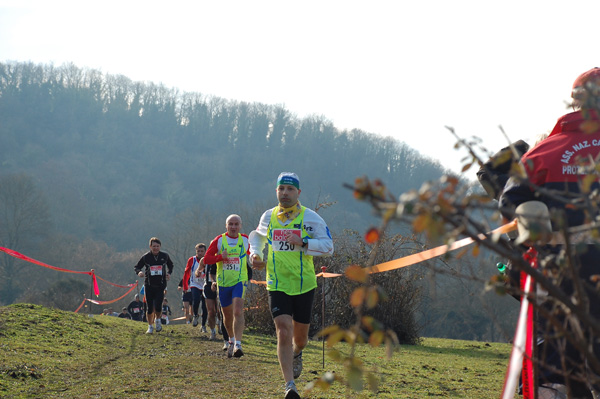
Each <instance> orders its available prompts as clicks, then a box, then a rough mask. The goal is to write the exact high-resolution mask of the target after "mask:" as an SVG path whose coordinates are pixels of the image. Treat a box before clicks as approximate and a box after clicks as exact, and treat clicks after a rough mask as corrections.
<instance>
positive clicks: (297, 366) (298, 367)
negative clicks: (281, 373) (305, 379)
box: [292, 351, 302, 379]
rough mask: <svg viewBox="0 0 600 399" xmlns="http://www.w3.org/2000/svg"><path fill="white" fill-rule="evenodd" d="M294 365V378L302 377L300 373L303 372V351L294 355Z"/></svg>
mask: <svg viewBox="0 0 600 399" xmlns="http://www.w3.org/2000/svg"><path fill="white" fill-rule="evenodd" d="M292 367H293V368H294V379H296V378H298V377H300V374H302V351H300V353H298V354H297V355H294V362H293V363H292Z"/></svg>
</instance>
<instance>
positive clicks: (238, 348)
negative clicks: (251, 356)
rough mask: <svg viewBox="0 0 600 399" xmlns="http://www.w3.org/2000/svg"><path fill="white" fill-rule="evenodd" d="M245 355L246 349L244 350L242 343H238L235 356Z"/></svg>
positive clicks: (234, 352)
mask: <svg viewBox="0 0 600 399" xmlns="http://www.w3.org/2000/svg"><path fill="white" fill-rule="evenodd" d="M242 356H244V351H243V350H242V345H236V346H235V349H234V350H233V357H242Z"/></svg>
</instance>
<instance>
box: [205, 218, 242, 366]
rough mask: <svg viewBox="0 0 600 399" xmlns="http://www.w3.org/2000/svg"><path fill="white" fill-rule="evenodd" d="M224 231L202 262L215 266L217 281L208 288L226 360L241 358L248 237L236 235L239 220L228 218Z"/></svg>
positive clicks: (240, 221) (240, 223) (238, 230)
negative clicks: (218, 311)
mask: <svg viewBox="0 0 600 399" xmlns="http://www.w3.org/2000/svg"><path fill="white" fill-rule="evenodd" d="M225 228H226V229H227V232H225V233H223V234H221V235H218V236H217V237H215V239H214V240H212V242H211V243H210V245H209V247H208V249H207V250H206V255H205V256H204V262H205V263H206V264H211V263H215V264H216V265H217V273H216V277H217V281H215V282H213V283H212V285H213V286H214V287H216V288H218V294H219V301H220V302H221V308H222V309H223V319H224V322H225V328H226V329H227V333H228V334H229V348H228V350H227V357H232V356H233V357H242V356H244V352H243V351H242V334H243V333H244V298H245V295H246V287H247V285H248V268H247V267H246V264H247V260H248V251H249V248H250V247H249V245H248V236H247V235H245V234H241V233H240V231H241V229H242V218H241V217H239V216H238V215H229V216H228V217H227V219H226V220H225ZM211 288H212V287H211Z"/></svg>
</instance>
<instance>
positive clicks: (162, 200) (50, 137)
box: [0, 62, 445, 250]
mask: <svg viewBox="0 0 600 399" xmlns="http://www.w3.org/2000/svg"><path fill="white" fill-rule="evenodd" d="M316 95H318V93H316ZM406 117H409V116H407V115H401V114H399V115H398V129H401V126H402V119H403V118H406ZM413 133H414V132H413ZM284 170H286V171H295V172H296V173H298V175H299V176H300V179H301V186H302V191H303V192H302V195H301V200H302V201H303V202H304V203H305V204H306V205H308V206H313V207H314V206H315V205H316V204H317V203H334V205H333V206H331V207H329V208H328V209H326V210H323V211H324V212H325V216H326V218H327V219H328V222H329V223H330V227H331V228H332V230H334V231H335V230H340V231H341V229H343V228H354V229H358V230H362V229H363V228H364V226H365V224H368V223H369V220H370V215H368V210H367V209H366V208H365V207H364V206H361V204H359V203H357V202H356V201H355V200H354V199H353V198H352V195H351V193H350V192H349V191H348V190H346V189H344V188H343V187H342V184H343V183H351V182H353V181H354V179H355V178H356V177H357V176H361V175H367V176H369V177H371V178H380V179H382V180H383V181H384V182H386V184H388V186H389V187H390V189H391V190H392V192H394V193H396V194H399V193H401V192H404V191H406V190H408V189H411V188H416V187H419V186H420V185H421V183H422V182H424V181H426V180H431V179H436V178H438V177H439V176H440V175H442V174H443V173H444V172H445V170H444V168H443V167H442V165H440V164H439V163H437V162H436V161H432V160H431V159H428V158H424V157H422V156H421V155H420V154H419V153H418V152H417V151H415V150H413V149H411V148H409V147H408V146H406V145H405V144H403V143H401V142H399V141H397V140H394V139H391V138H382V137H379V136H376V135H374V134H370V133H366V132H363V131H361V130H358V129H356V130H351V131H347V130H343V131H340V130H339V129H337V128H336V127H335V126H334V125H333V124H332V123H331V122H330V121H328V120H327V119H326V117H323V116H316V115H313V116H309V117H305V118H298V117H297V116H296V115H294V113H293V112H292V111H290V110H287V109H285V108H284V107H283V106H280V105H267V104H260V103H245V102H237V101H230V100H226V99H223V98H218V97H212V96H205V95H203V94H201V93H187V92H179V91H177V90H175V89H169V88H166V87H164V86H162V85H157V84H154V83H152V82H133V81H131V80H130V79H128V78H127V77H125V76H114V75H108V74H102V73H100V72H99V71H97V70H90V69H85V68H78V67H77V66H74V65H63V66H60V67H55V66H53V65H37V64H32V63H13V62H7V63H0V175H5V174H10V173H25V174H27V175H29V176H32V177H33V178H34V180H35V182H36V184H37V185H38V187H39V188H40V189H41V190H42V191H43V193H44V194H45V196H46V198H47V200H48V203H49V208H50V214H51V219H52V221H53V224H54V227H55V230H56V231H58V232H61V233H65V234H70V235H74V236H77V237H80V238H90V239H94V240H100V241H103V242H106V243H107V244H109V245H110V246H111V247H114V248H116V249H118V250H128V249H131V248H139V247H140V246H144V245H145V243H146V241H147V239H148V238H149V237H150V236H152V235H160V234H161V233H162V234H164V233H165V232H166V231H169V230H170V229H172V228H173V226H172V223H173V220H174V219H175V218H176V215H181V214H184V213H185V212H188V211H190V210H191V209H194V210H196V211H198V212H200V213H203V214H205V215H211V217H214V218H216V220H217V221H218V220H221V219H220V218H224V216H226V215H227V214H230V213H242V212H245V213H246V214H245V215H242V216H243V217H244V216H248V217H249V219H250V220H248V218H247V219H246V220H245V221H246V223H245V230H247V231H250V230H251V229H252V228H253V227H254V224H255V223H256V221H257V220H258V219H257V217H258V216H257V215H256V213H257V212H258V210H259V209H262V210H264V209H266V207H267V206H269V205H272V204H273V202H274V200H275V192H274V187H275V180H276V177H277V175H278V173H279V172H281V171H284ZM250 216H251V218H250ZM254 219H256V220H254ZM221 225H222V223H220V224H219V226H221ZM218 232H219V231H215V234H217V233H218ZM210 238H211V237H205V238H203V239H204V240H210Z"/></svg>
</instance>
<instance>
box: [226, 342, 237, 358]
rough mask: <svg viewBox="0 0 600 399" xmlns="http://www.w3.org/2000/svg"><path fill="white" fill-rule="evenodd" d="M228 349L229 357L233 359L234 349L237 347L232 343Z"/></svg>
mask: <svg viewBox="0 0 600 399" xmlns="http://www.w3.org/2000/svg"><path fill="white" fill-rule="evenodd" d="M228 345H229V346H228V348H227V357H233V349H234V347H235V345H234V344H232V343H231V342H230V343H229V344H228Z"/></svg>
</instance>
